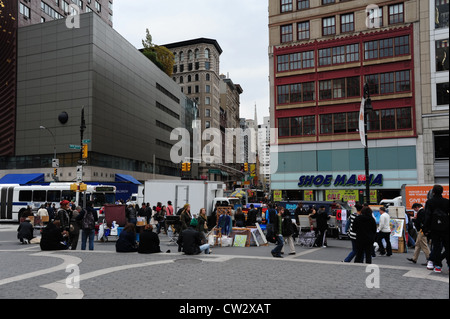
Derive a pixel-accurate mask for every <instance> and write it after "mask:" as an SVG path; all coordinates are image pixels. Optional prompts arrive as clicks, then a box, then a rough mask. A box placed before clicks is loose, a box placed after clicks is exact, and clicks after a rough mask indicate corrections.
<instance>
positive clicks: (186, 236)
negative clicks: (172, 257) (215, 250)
mask: <svg viewBox="0 0 450 319" xmlns="http://www.w3.org/2000/svg"><path fill="white" fill-rule="evenodd" d="M197 225H198V222H197V219H195V218H194V219H192V220H191V223H190V225H189V227H188V228H186V229H185V230H183V231H182V232H181V234H180V236H179V237H178V241H177V244H178V246H179V247H180V248H182V249H183V252H184V253H185V254H186V255H197V254H200V253H201V252H202V251H204V252H205V254H210V247H209V244H202V237H201V234H200V232H198V231H197V230H195V228H196V227H197Z"/></svg>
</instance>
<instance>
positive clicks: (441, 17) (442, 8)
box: [434, 0, 449, 29]
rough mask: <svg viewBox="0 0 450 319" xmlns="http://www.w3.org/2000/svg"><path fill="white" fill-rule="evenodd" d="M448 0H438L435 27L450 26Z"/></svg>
mask: <svg viewBox="0 0 450 319" xmlns="http://www.w3.org/2000/svg"><path fill="white" fill-rule="evenodd" d="M448 2H449V1H448V0H436V10H435V12H436V17H435V23H434V25H435V28H436V29H440V28H448Z"/></svg>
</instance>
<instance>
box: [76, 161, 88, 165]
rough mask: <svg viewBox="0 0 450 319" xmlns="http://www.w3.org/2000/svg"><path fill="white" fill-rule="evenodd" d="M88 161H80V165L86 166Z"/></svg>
mask: <svg viewBox="0 0 450 319" xmlns="http://www.w3.org/2000/svg"><path fill="white" fill-rule="evenodd" d="M86 164H87V160H78V165H86Z"/></svg>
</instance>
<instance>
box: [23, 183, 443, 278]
mask: <svg viewBox="0 0 450 319" xmlns="http://www.w3.org/2000/svg"><path fill="white" fill-rule="evenodd" d="M442 195H443V187H442V186H441V185H435V186H434V187H433V189H432V190H431V191H430V192H429V195H428V200H427V202H426V203H425V207H423V205H422V204H420V203H415V204H414V205H413V206H412V209H413V210H414V212H415V217H414V218H413V219H412V220H409V225H408V227H407V228H408V229H407V231H408V233H410V234H411V233H414V234H416V236H415V238H412V240H411V242H412V243H414V254H413V256H412V258H408V260H409V261H410V262H412V263H417V262H418V259H419V256H420V252H421V251H423V253H424V255H425V258H426V263H425V264H424V266H426V267H427V268H428V269H430V270H434V271H435V272H438V273H440V272H441V270H442V261H443V260H444V259H446V261H447V266H448V249H449V247H448V246H449V224H448V219H449V200H448V199H446V198H443V196H442ZM70 204H71V203H70V202H69V201H67V200H64V201H62V202H61V203H60V208H59V209H55V208H54V207H52V206H53V205H51V204H48V205H46V207H41V208H40V209H39V210H38V213H37V215H38V217H40V218H42V217H44V216H46V217H47V218H45V220H48V222H46V224H45V227H44V228H43V229H42V232H41V235H42V236H41V239H40V247H41V249H42V250H64V249H72V250H75V249H77V244H78V241H79V235H80V232H81V250H86V248H87V247H88V248H89V250H94V240H95V225H96V224H97V223H98V215H97V212H96V210H95V209H94V208H93V207H92V203H91V202H88V203H87V206H86V209H82V208H81V207H73V206H72V207H71V205H70ZM355 208H356V212H355V213H352V214H350V216H349V217H348V221H347V224H346V229H345V232H346V234H347V235H348V238H349V239H350V241H351V245H352V248H351V251H350V252H349V254H348V255H347V256H346V258H345V259H344V260H343V261H344V262H351V261H352V260H353V259H354V262H355V263H363V262H365V263H368V264H370V263H372V258H373V257H376V254H375V246H378V249H379V255H380V256H383V255H385V256H391V255H392V245H391V242H390V234H391V229H390V219H391V218H390V216H389V213H388V210H387V209H386V208H385V207H380V218H379V222H378V225H377V223H376V219H375V217H374V215H373V212H372V209H371V208H370V207H369V206H368V205H360V204H358V203H357V204H356V205H355ZM30 211H31V210H30ZM28 214H29V212H28V210H24V211H22V215H21V216H22V217H23V222H22V223H20V225H19V228H18V230H17V237H18V239H19V241H20V242H21V243H23V244H27V243H30V241H32V240H33V239H34V236H33V225H32V224H31V219H30V216H31V215H28ZM125 215H126V221H127V223H126V225H125V227H124V228H123V230H122V231H121V233H120V236H119V238H118V240H117V242H116V251H117V252H138V253H144V254H149V253H160V252H161V248H160V240H159V237H158V235H159V234H160V233H161V232H164V234H167V233H168V229H169V228H176V230H175V231H176V232H177V233H178V240H177V244H178V251H182V252H184V253H185V254H198V253H201V252H205V253H207V254H209V253H211V247H210V245H209V244H208V240H207V238H206V234H207V233H208V231H210V230H211V223H210V221H209V220H208V217H207V214H206V210H205V209H204V208H202V209H201V210H200V211H199V212H198V213H193V212H191V209H190V205H189V204H186V205H185V206H184V207H182V208H181V209H180V210H179V211H177V212H175V211H174V207H173V205H172V203H171V202H170V201H169V202H167V205H164V204H162V203H157V205H156V206H153V207H152V206H150V204H149V203H143V204H142V205H141V206H138V205H137V204H134V203H128V204H126V209H125ZM214 215H215V214H214V213H213V214H212V216H214ZM294 215H295V216H294V220H296V221H297V225H296V223H295V222H293V220H292V216H291V213H290V212H289V210H285V209H284V208H283V207H276V205H274V204H272V203H269V204H268V210H267V212H266V215H265V220H266V234H267V238H268V240H270V239H271V242H273V243H274V244H275V247H274V248H273V249H272V251H271V253H272V256H273V257H275V258H282V254H283V253H284V245H285V243H286V244H287V245H288V247H289V249H290V253H289V254H290V255H294V254H295V253H296V252H295V244H294V238H295V237H296V236H298V235H299V227H298V226H299V223H298V221H299V219H298V216H299V215H307V216H308V217H309V218H310V220H312V219H315V220H316V221H317V227H316V229H315V230H316V231H317V239H316V243H315V246H317V247H327V238H326V233H327V230H328V219H329V218H330V216H329V214H328V213H327V212H326V210H325V207H324V206H322V207H319V209H318V210H316V208H315V207H312V208H311V209H310V210H309V211H306V210H305V209H303V208H302V205H301V204H300V205H299V206H298V207H297V209H296V210H295V213H294ZM169 216H174V219H172V220H176V221H177V223H176V225H177V227H174V225H173V224H172V223H169ZM138 218H140V219H141V220H142V219H144V220H145V223H144V224H145V226H142V227H140V226H138V224H137V221H138ZM260 219H261V215H260V213H259V212H258V210H257V209H255V208H254V206H253V205H251V206H250V210H249V211H248V213H247V217H245V215H244V213H243V212H242V210H237V211H236V213H235V215H234V221H235V225H236V226H237V227H245V226H249V225H250V226H254V225H255V223H256V222H259V221H260ZM311 225H312V224H311ZM311 229H312V226H311ZM171 230H172V231H173V229H171ZM411 230H413V232H411ZM137 234H139V240H137ZM411 237H413V236H411ZM374 244H375V245H374ZM167 252H170V250H169V251H167Z"/></svg>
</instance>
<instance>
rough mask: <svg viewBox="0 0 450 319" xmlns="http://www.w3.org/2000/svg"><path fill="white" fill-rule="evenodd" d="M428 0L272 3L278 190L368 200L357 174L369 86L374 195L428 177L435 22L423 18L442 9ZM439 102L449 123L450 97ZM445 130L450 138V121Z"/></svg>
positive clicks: (373, 198)
mask: <svg viewBox="0 0 450 319" xmlns="http://www.w3.org/2000/svg"><path fill="white" fill-rule="evenodd" d="M430 3H431V2H430ZM424 4H425V2H424V1H419V0H409V1H389V2H386V1H373V0H370V1H369V0H362V1H349V0H345V1H344V0H271V1H269V35H270V40H269V41H270V44H269V45H270V49H269V50H270V52H269V59H270V84H271V123H274V126H275V127H276V128H277V133H278V136H277V145H276V146H275V147H274V148H272V149H274V150H275V151H274V153H273V154H272V157H273V156H277V161H276V162H277V163H278V171H277V173H275V174H273V175H272V189H273V190H283V191H284V193H283V195H284V197H285V198H290V199H293V198H295V199H316V200H332V199H341V198H342V196H343V195H344V194H346V196H347V197H349V196H350V197H352V198H354V199H355V200H357V201H358V200H362V198H359V195H361V194H362V190H363V189H364V187H365V186H364V185H362V183H358V182H357V181H356V182H355V180H354V177H355V176H359V175H361V174H364V151H363V146H362V144H361V141H360V135H359V127H358V124H359V118H358V116H359V111H360V106H361V99H362V96H363V88H364V85H365V84H366V83H367V84H368V85H369V89H370V95H371V100H372V106H373V111H372V112H370V115H369V120H368V132H369V134H368V135H369V149H370V153H369V157H370V173H371V174H373V180H372V181H374V182H375V183H374V184H373V185H372V187H371V189H372V192H371V201H372V202H378V201H379V199H380V198H383V197H384V198H386V197H393V196H397V195H399V193H400V189H401V186H402V185H403V184H417V183H423V182H424V181H425V180H424V178H423V174H424V173H423V171H424V168H423V166H422V161H423V157H422V155H423V145H422V143H420V142H419V140H420V139H419V138H418V137H419V136H421V134H422V105H423V101H422V95H421V90H423V88H422V87H421V83H422V81H424V79H422V78H421V68H420V63H421V61H422V60H423V59H424V58H425V57H424V56H423V55H422V54H423V53H424V52H423V50H421V46H420V33H421V32H422V29H424V28H425V29H429V27H428V26H427V24H429V20H427V21H426V22H425V21H422V20H421V19H420V12H421V11H424V10H426V12H427V13H431V12H433V11H434V6H431V5H430V4H428V3H426V5H425V7H424V8H422V10H421V6H422V7H423V6H424ZM433 15H434V13H433ZM447 17H448V3H447ZM447 28H448V25H447ZM447 37H448V36H447ZM427 45H429V44H427ZM428 52H429V51H428ZM427 60H429V56H428V58H427ZM447 85H448V83H447ZM428 90H429V89H428ZM447 92H448V91H447ZM447 94H448V93H447ZM442 98H444V99H445V97H442ZM444 104H445V103H444ZM435 109H436V110H437V109H440V111H441V113H442V111H444V112H443V114H444V116H445V113H446V115H447V122H448V95H447V102H446V106H442V107H440V108H435ZM445 110H446V111H445ZM446 130H447V139H448V123H447V129H446ZM447 154H448V148H447ZM447 156H448V155H447ZM447 159H448V158H447ZM447 167H448V166H447ZM302 176H308V177H311V176H314V178H316V177H317V179H316V180H315V181H317V183H313V182H311V183H309V182H308V183H302V180H301V177H302ZM327 176H328V177H329V178H331V180H332V181H334V180H335V179H336V178H338V179H340V178H342V177H343V176H345V177H346V182H345V183H341V182H339V183H333V182H331V183H330V184H329V185H328V186H324V184H323V183H319V182H320V181H321V178H320V177H323V178H326V177H327ZM447 176H448V175H447ZM306 180H307V181H309V179H306ZM322 180H323V179H322ZM299 181H300V182H299ZM340 181H342V180H340ZM433 182H434V180H433ZM306 194H308V195H306Z"/></svg>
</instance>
